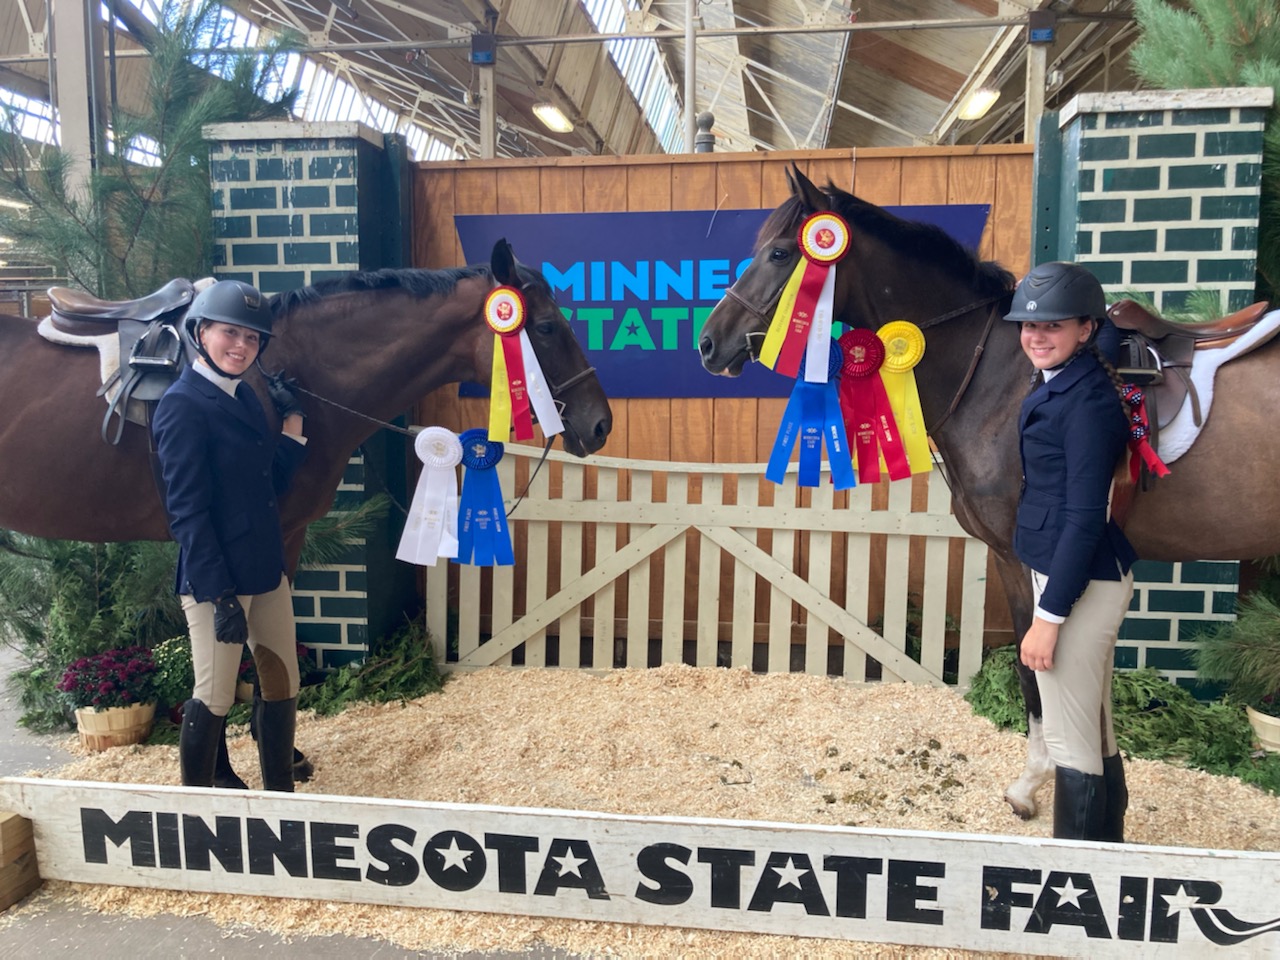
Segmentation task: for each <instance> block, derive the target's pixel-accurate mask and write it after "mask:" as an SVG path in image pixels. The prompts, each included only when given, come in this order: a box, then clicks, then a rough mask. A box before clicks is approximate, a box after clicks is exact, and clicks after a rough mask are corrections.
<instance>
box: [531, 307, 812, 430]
mask: <svg viewBox="0 0 1280 960" xmlns="http://www.w3.org/2000/svg"><path fill="white" fill-rule="evenodd" d="M828 326H829V325H828ZM520 349H521V351H522V352H523V353H524V379H525V381H526V384H527V389H528V391H529V406H531V407H533V415H534V416H535V417H537V418H538V426H540V427H542V435H543V436H544V437H553V436H555V435H556V434H557V433H564V423H563V422H562V421H561V419H560V411H559V410H557V409H556V398H555V397H553V396H552V395H551V388H550V387H549V386H548V385H547V378H546V375H545V374H544V373H543V372H542V366H541V364H539V363H538V355H537V354H536V353H534V352H533V344H532V343H530V342H529V332H528V331H527V330H521V331H520Z"/></svg>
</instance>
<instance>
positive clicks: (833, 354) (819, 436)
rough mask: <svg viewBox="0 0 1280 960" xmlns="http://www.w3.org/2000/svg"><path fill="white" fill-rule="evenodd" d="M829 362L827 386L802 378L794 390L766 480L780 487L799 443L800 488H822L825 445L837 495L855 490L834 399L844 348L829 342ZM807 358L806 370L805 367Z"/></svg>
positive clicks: (825, 374) (846, 442)
mask: <svg viewBox="0 0 1280 960" xmlns="http://www.w3.org/2000/svg"><path fill="white" fill-rule="evenodd" d="M825 359H826V361H827V365H826V367H825V368H824V369H823V371H822V372H823V375H824V380H823V381H822V382H818V383H815V382H813V381H810V380H808V379H807V378H806V377H804V376H801V377H798V378H797V379H796V385H795V386H794V387H793V388H792V390H791V399H790V400H788V401H787V407H786V410H785V411H783V414H782V424H781V426H779V427H778V437H777V439H776V440H774V441H773V451H772V452H771V453H770V454H769V464H768V466H767V467H766V469H765V473H764V475H765V479H767V480H771V481H773V482H774V483H782V481H783V479H785V477H786V473H787V463H788V462H789V461H790V459H791V451H792V450H794V449H795V446H796V443H797V442H799V444H800V486H802V487H816V486H818V484H819V483H821V479H820V475H821V471H822V445H823V443H824V442H825V443H826V445H827V460H828V461H829V462H830V463H831V482H832V483H833V484H834V485H835V488H836V489H837V490H848V489H849V488H851V487H854V486H856V485H857V483H858V481H857V479H856V478H855V477H854V475H853V461H852V459H851V458H850V454H849V441H848V439H847V438H846V436H845V430H844V419H843V417H841V415H840V400H839V397H838V396H837V394H836V381H835V378H836V375H837V374H838V373H839V372H840V366H841V364H842V363H843V362H844V356H843V354H842V353H841V352H840V346H839V344H837V343H836V342H835V341H834V340H832V339H831V338H830V337H828V338H827V356H826V357H825ZM808 363H809V360H808V357H806V358H805V360H804V363H803V364H802V366H803V367H807V366H808Z"/></svg>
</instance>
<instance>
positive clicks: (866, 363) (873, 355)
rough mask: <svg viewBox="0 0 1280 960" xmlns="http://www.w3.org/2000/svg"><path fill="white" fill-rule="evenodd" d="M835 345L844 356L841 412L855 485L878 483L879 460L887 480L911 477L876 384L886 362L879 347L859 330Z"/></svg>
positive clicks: (899, 438) (884, 397)
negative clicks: (853, 466)
mask: <svg viewBox="0 0 1280 960" xmlns="http://www.w3.org/2000/svg"><path fill="white" fill-rule="evenodd" d="M839 344H840V349H841V350H843V351H844V367H843V368H842V369H841V372H840V412H841V414H842V415H843V416H844V428H845V434H846V436H847V437H848V438H849V446H850V447H851V448H852V449H853V454H854V462H855V463H856V464H857V467H858V482H859V483H876V482H877V481H879V479H880V457H881V455H883V456H884V460H885V466H886V467H887V468H888V471H889V478H890V479H891V480H901V479H905V478H906V477H909V476H911V466H910V464H909V463H908V462H907V453H906V450H905V449H904V447H903V444H902V436H901V434H900V433H899V431H898V425H897V423H896V422H895V420H894V417H893V408H892V407H891V406H890V404H889V396H888V394H887V393H886V392H885V388H884V382H883V381H882V380H881V379H880V368H881V367H882V366H883V365H884V361H885V346H884V341H882V340H881V339H880V338H879V337H877V336H876V335H875V334H874V333H873V332H872V331H870V330H866V329H863V328H861V327H858V328H855V329H853V330H846V331H845V332H844V333H843V334H841V336H840V340H839Z"/></svg>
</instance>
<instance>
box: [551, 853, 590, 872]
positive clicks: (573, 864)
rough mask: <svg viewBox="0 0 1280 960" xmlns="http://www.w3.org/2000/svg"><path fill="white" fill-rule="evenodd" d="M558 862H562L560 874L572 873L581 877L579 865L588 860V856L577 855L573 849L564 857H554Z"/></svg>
mask: <svg viewBox="0 0 1280 960" xmlns="http://www.w3.org/2000/svg"><path fill="white" fill-rule="evenodd" d="M551 859H552V860H554V861H555V862H556V863H558V864H560V873H559V876H562V877H563V876H564V875H565V874H568V873H572V874H573V875H574V876H575V877H579V878H581V876H582V874H581V873H580V872H579V871H578V867H580V866H581V865H582V864H584V863H586V862H587V858H586V857H575V856H574V855H573V851H572V850H570V851H569V852H568V853H566V854H565V855H564V856H563V857H552V858H551Z"/></svg>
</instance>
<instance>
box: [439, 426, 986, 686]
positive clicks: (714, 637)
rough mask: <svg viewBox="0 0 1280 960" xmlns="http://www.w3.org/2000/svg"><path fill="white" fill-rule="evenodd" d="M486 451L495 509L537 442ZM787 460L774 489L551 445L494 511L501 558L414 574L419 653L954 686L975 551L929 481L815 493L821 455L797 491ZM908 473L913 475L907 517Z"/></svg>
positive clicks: (739, 475)
mask: <svg viewBox="0 0 1280 960" xmlns="http://www.w3.org/2000/svg"><path fill="white" fill-rule="evenodd" d="M506 449H507V454H508V455H507V456H506V457H504V459H503V460H502V462H501V463H500V464H499V466H498V469H499V473H500V476H501V479H502V488H503V491H504V492H505V493H506V494H507V505H508V508H509V509H510V507H511V505H512V503H513V502H514V499H515V497H514V494H515V493H516V492H518V491H519V490H521V489H523V488H524V487H525V485H526V483H527V477H528V475H529V472H530V469H531V465H532V464H535V463H536V460H537V458H538V457H539V455H540V454H541V451H540V450H539V449H538V448H536V447H530V446H520V445H508V446H507V448H506ZM795 469H796V467H795V464H792V466H791V473H789V474H788V477H787V482H786V483H785V484H784V485H782V486H780V487H777V486H774V485H773V484H770V483H768V482H767V481H765V480H764V478H763V474H764V468H763V465H762V464H754V463H753V464H709V463H673V462H666V461H661V462H659V461H646V460H627V459H619V458H613V457H592V458H591V459H590V460H587V461H581V460H577V459H575V458H573V457H569V456H566V455H564V454H561V453H559V452H553V453H551V454H550V456H549V458H548V462H547V463H546V464H545V465H544V467H543V468H542V470H541V471H539V472H538V473H537V475H536V477H535V479H534V481H533V483H532V485H531V486H530V487H529V490H528V492H527V494H526V495H525V496H524V498H523V500H521V501H520V503H519V505H518V506H517V507H516V509H515V511H514V514H513V517H512V524H511V526H512V533H513V539H514V541H515V547H516V564H515V566H514V567H498V568H495V569H489V568H484V569H481V568H477V567H474V566H467V565H457V564H453V563H449V564H446V563H443V562H442V563H439V564H438V565H437V566H436V567H434V568H428V569H427V619H428V626H429V627H430V630H431V634H432V637H433V642H434V643H435V644H436V645H437V649H436V654H437V662H438V663H439V664H440V666H441V669H443V670H450V671H454V670H473V669H478V668H481V667H487V666H493V665H498V666H521V665H524V666H537V667H553V668H554V667H561V668H574V669H591V670H608V669H612V668H617V667H649V666H657V665H660V664H666V663H681V662H684V663H688V664H692V665H695V666H715V665H719V666H734V667H748V668H752V669H755V670H760V671H769V672H786V671H803V672H806V673H813V674H819V675H823V674H832V675H837V676H842V677H844V678H846V679H848V680H852V681H859V682H861V681H867V680H908V681H912V682H916V683H930V684H935V685H937V684H942V683H944V682H951V683H957V684H958V685H959V686H960V687H962V688H963V687H965V686H967V684H968V680H969V678H970V677H971V676H972V675H973V674H974V672H975V671H976V670H977V669H978V667H979V666H980V664H981V658H982V636H983V614H984V605H985V592H986V588H985V578H986V570H987V562H986V553H987V551H986V546H985V545H984V544H982V543H981V542H980V541H977V540H974V539H972V538H969V537H968V535H967V534H965V533H964V531H963V530H961V528H960V525H959V524H958V523H957V522H956V520H955V518H954V517H953V516H952V515H951V514H950V512H949V511H950V498H949V494H948V491H947V488H946V485H945V483H944V482H943V478H942V477H941V475H939V474H938V473H937V472H936V471H935V472H934V473H933V474H931V475H928V476H927V477H917V478H914V479H913V481H911V482H908V481H899V482H897V483H894V484H891V485H887V486H888V491H887V497H886V496H884V495H883V494H884V493H885V491H884V485H882V486H881V487H880V492H881V494H882V495H881V496H879V497H875V498H873V493H874V492H875V491H876V486H873V485H861V486H859V487H857V488H856V489H854V490H852V491H843V492H836V491H833V489H832V487H831V485H830V483H829V482H827V481H828V480H829V474H828V473H827V472H826V469H825V464H824V471H823V480H824V482H823V485H822V486H820V487H817V488H801V487H798V486H797V484H796V474H795ZM913 483H915V484H925V485H926V486H927V497H925V498H923V499H925V500H927V508H926V509H925V510H924V511H923V512H919V511H917V512H912V510H911V504H912V484H913ZM919 499H921V498H919V497H917V500H919ZM873 500H880V501H887V502H884V503H882V504H874V503H873ZM875 506H880V507H887V509H886V508H880V509H875V508H873V507H875ZM949 589H950V592H951V593H952V597H951V602H950V603H948V592H949ZM949 608H950V609H951V610H953V611H956V612H957V613H956V615H954V616H952V615H949V614H948V609H949ZM871 624H875V625H876V626H877V627H878V629H873V628H872V626H871Z"/></svg>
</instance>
